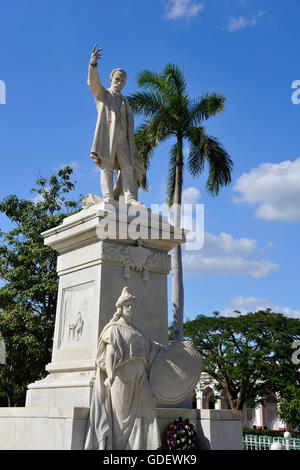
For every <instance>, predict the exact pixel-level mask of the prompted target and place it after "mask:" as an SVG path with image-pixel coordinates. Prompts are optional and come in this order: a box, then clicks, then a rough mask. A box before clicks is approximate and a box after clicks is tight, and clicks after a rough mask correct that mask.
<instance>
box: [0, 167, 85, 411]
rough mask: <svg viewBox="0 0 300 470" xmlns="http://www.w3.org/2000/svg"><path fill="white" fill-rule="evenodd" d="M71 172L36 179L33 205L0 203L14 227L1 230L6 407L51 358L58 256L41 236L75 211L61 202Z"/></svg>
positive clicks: (14, 200) (0, 381)
mask: <svg viewBox="0 0 300 470" xmlns="http://www.w3.org/2000/svg"><path fill="white" fill-rule="evenodd" d="M72 172H73V170H72V169H71V168H70V167H65V168H63V169H61V170H59V171H58V173H57V174H55V175H53V176H51V177H50V178H49V180H47V179H46V178H39V179H38V180H37V181H36V185H37V186H36V188H33V189H32V192H33V193H36V196H37V199H36V202H34V201H33V200H26V199H19V198H18V197H17V196H16V195H10V196H8V197H6V198H5V199H4V200H3V201H2V202H0V212H2V213H4V214H5V215H6V216H7V217H8V219H9V220H10V222H11V223H12V227H13V228H12V229H11V230H9V231H8V232H7V233H4V232H0V257H1V260H0V278H1V281H2V282H1V285H2V286H1V288H0V332H1V337H2V338H3V340H4V342H5V346H6V364H5V365H1V366H0V394H1V395H2V399H3V397H5V398H6V402H7V404H8V406H13V405H16V404H18V405H20V404H22V403H24V397H25V392H26V387H27V385H28V383H30V382H33V381H34V380H37V379H39V378H42V377H43V376H44V375H45V371H44V368H45V365H46V364H47V362H49V361H50V358H51V349H52V339H53V338H52V337H53V331H54V318H55V310H56V301H57V287H58V279H57V274H56V259H57V255H56V253H55V252H54V251H53V250H52V249H51V248H49V247H46V246H44V244H43V238H42V236H41V233H42V232H44V231H46V230H48V229H50V228H53V227H55V226H57V225H59V224H60V223H61V222H62V220H63V219H64V217H66V216H67V215H69V214H70V213H71V212H74V211H76V210H77V208H78V203H77V202H75V201H71V200H67V199H66V196H67V193H69V192H70V191H72V190H74V184H73V183H72V182H71V179H70V178H71V175H72ZM2 402H3V400H2Z"/></svg>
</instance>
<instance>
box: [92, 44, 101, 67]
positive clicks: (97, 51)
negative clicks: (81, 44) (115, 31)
mask: <svg viewBox="0 0 300 470" xmlns="http://www.w3.org/2000/svg"><path fill="white" fill-rule="evenodd" d="M100 51H102V48H100V49H97V44H95V45H94V49H93V51H92V55H91V59H90V64H91V65H97V63H98V60H99V59H100V58H101V56H102V52H100Z"/></svg>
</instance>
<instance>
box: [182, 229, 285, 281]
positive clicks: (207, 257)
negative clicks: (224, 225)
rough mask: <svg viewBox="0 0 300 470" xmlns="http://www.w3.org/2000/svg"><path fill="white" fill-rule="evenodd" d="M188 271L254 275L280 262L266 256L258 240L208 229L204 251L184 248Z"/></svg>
mask: <svg viewBox="0 0 300 470" xmlns="http://www.w3.org/2000/svg"><path fill="white" fill-rule="evenodd" d="M183 266H184V275H185V276H188V275H191V274H194V275H195V274H196V275H198V276H206V275H215V276H232V275H233V276H241V275H246V276H251V277H254V278H257V279H258V278H263V277H266V276H267V275H268V274H270V273H271V272H273V271H277V270H278V268H279V266H278V264H276V263H273V262H271V261H269V260H267V259H265V258H264V257H263V256H262V254H261V250H259V249H258V247H257V242H256V240H252V239H249V238H239V239H238V238H234V237H233V236H232V235H230V234H228V233H220V234H219V235H213V234H210V233H205V237H204V247H203V249H202V250H200V251H197V252H195V251H193V252H192V251H187V250H184V252H183Z"/></svg>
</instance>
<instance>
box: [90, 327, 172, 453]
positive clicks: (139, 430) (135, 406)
mask: <svg viewBox="0 0 300 470" xmlns="http://www.w3.org/2000/svg"><path fill="white" fill-rule="evenodd" d="M107 344H110V346H111V347H112V349H113V351H114V363H113V369H114V377H115V379H114V382H113V385H112V387H111V388H109V387H106V386H105V385H104V381H105V379H106V378H107V374H106V370H105V367H106V346H107ZM162 348H164V347H163V346H162V345H159V344H158V343H155V342H153V341H150V340H149V339H148V338H147V337H145V336H144V335H143V333H142V332H141V331H139V330H138V329H137V328H135V327H134V326H132V325H130V324H127V323H125V322H124V323H121V322H111V323H108V325H106V327H105V328H104V330H103V332H102V334H101V336H100V339H99V344H98V354H97V365H98V367H97V373H96V379H95V384H94V390H93V397H92V404H91V409H90V418H89V424H88V434H87V439H86V443H85V449H99V450H141V449H144V450H154V449H158V448H159V447H160V446H161V441H160V432H159V428H158V423H157V416H156V406H155V401H154V398H153V394H152V390H151V387H150V384H149V380H148V372H149V369H150V368H151V364H152V363H153V360H154V358H155V357H156V355H157V354H158V352H159V351H160V350H161V349H162Z"/></svg>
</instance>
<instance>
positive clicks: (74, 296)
mask: <svg viewBox="0 0 300 470" xmlns="http://www.w3.org/2000/svg"><path fill="white" fill-rule="evenodd" d="M94 284H95V283H94V281H92V282H86V283H83V284H79V285H77V286H72V287H68V288H65V289H63V290H62V299H61V316H60V323H59V332H58V341H57V348H58V349H59V348H61V347H73V346H75V344H76V343H81V342H82V341H84V342H85V337H86V334H85V332H86V327H87V320H88V318H89V312H90V310H91V309H92V308H93V307H92V305H91V302H92V299H93V291H94ZM86 340H88V338H86Z"/></svg>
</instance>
